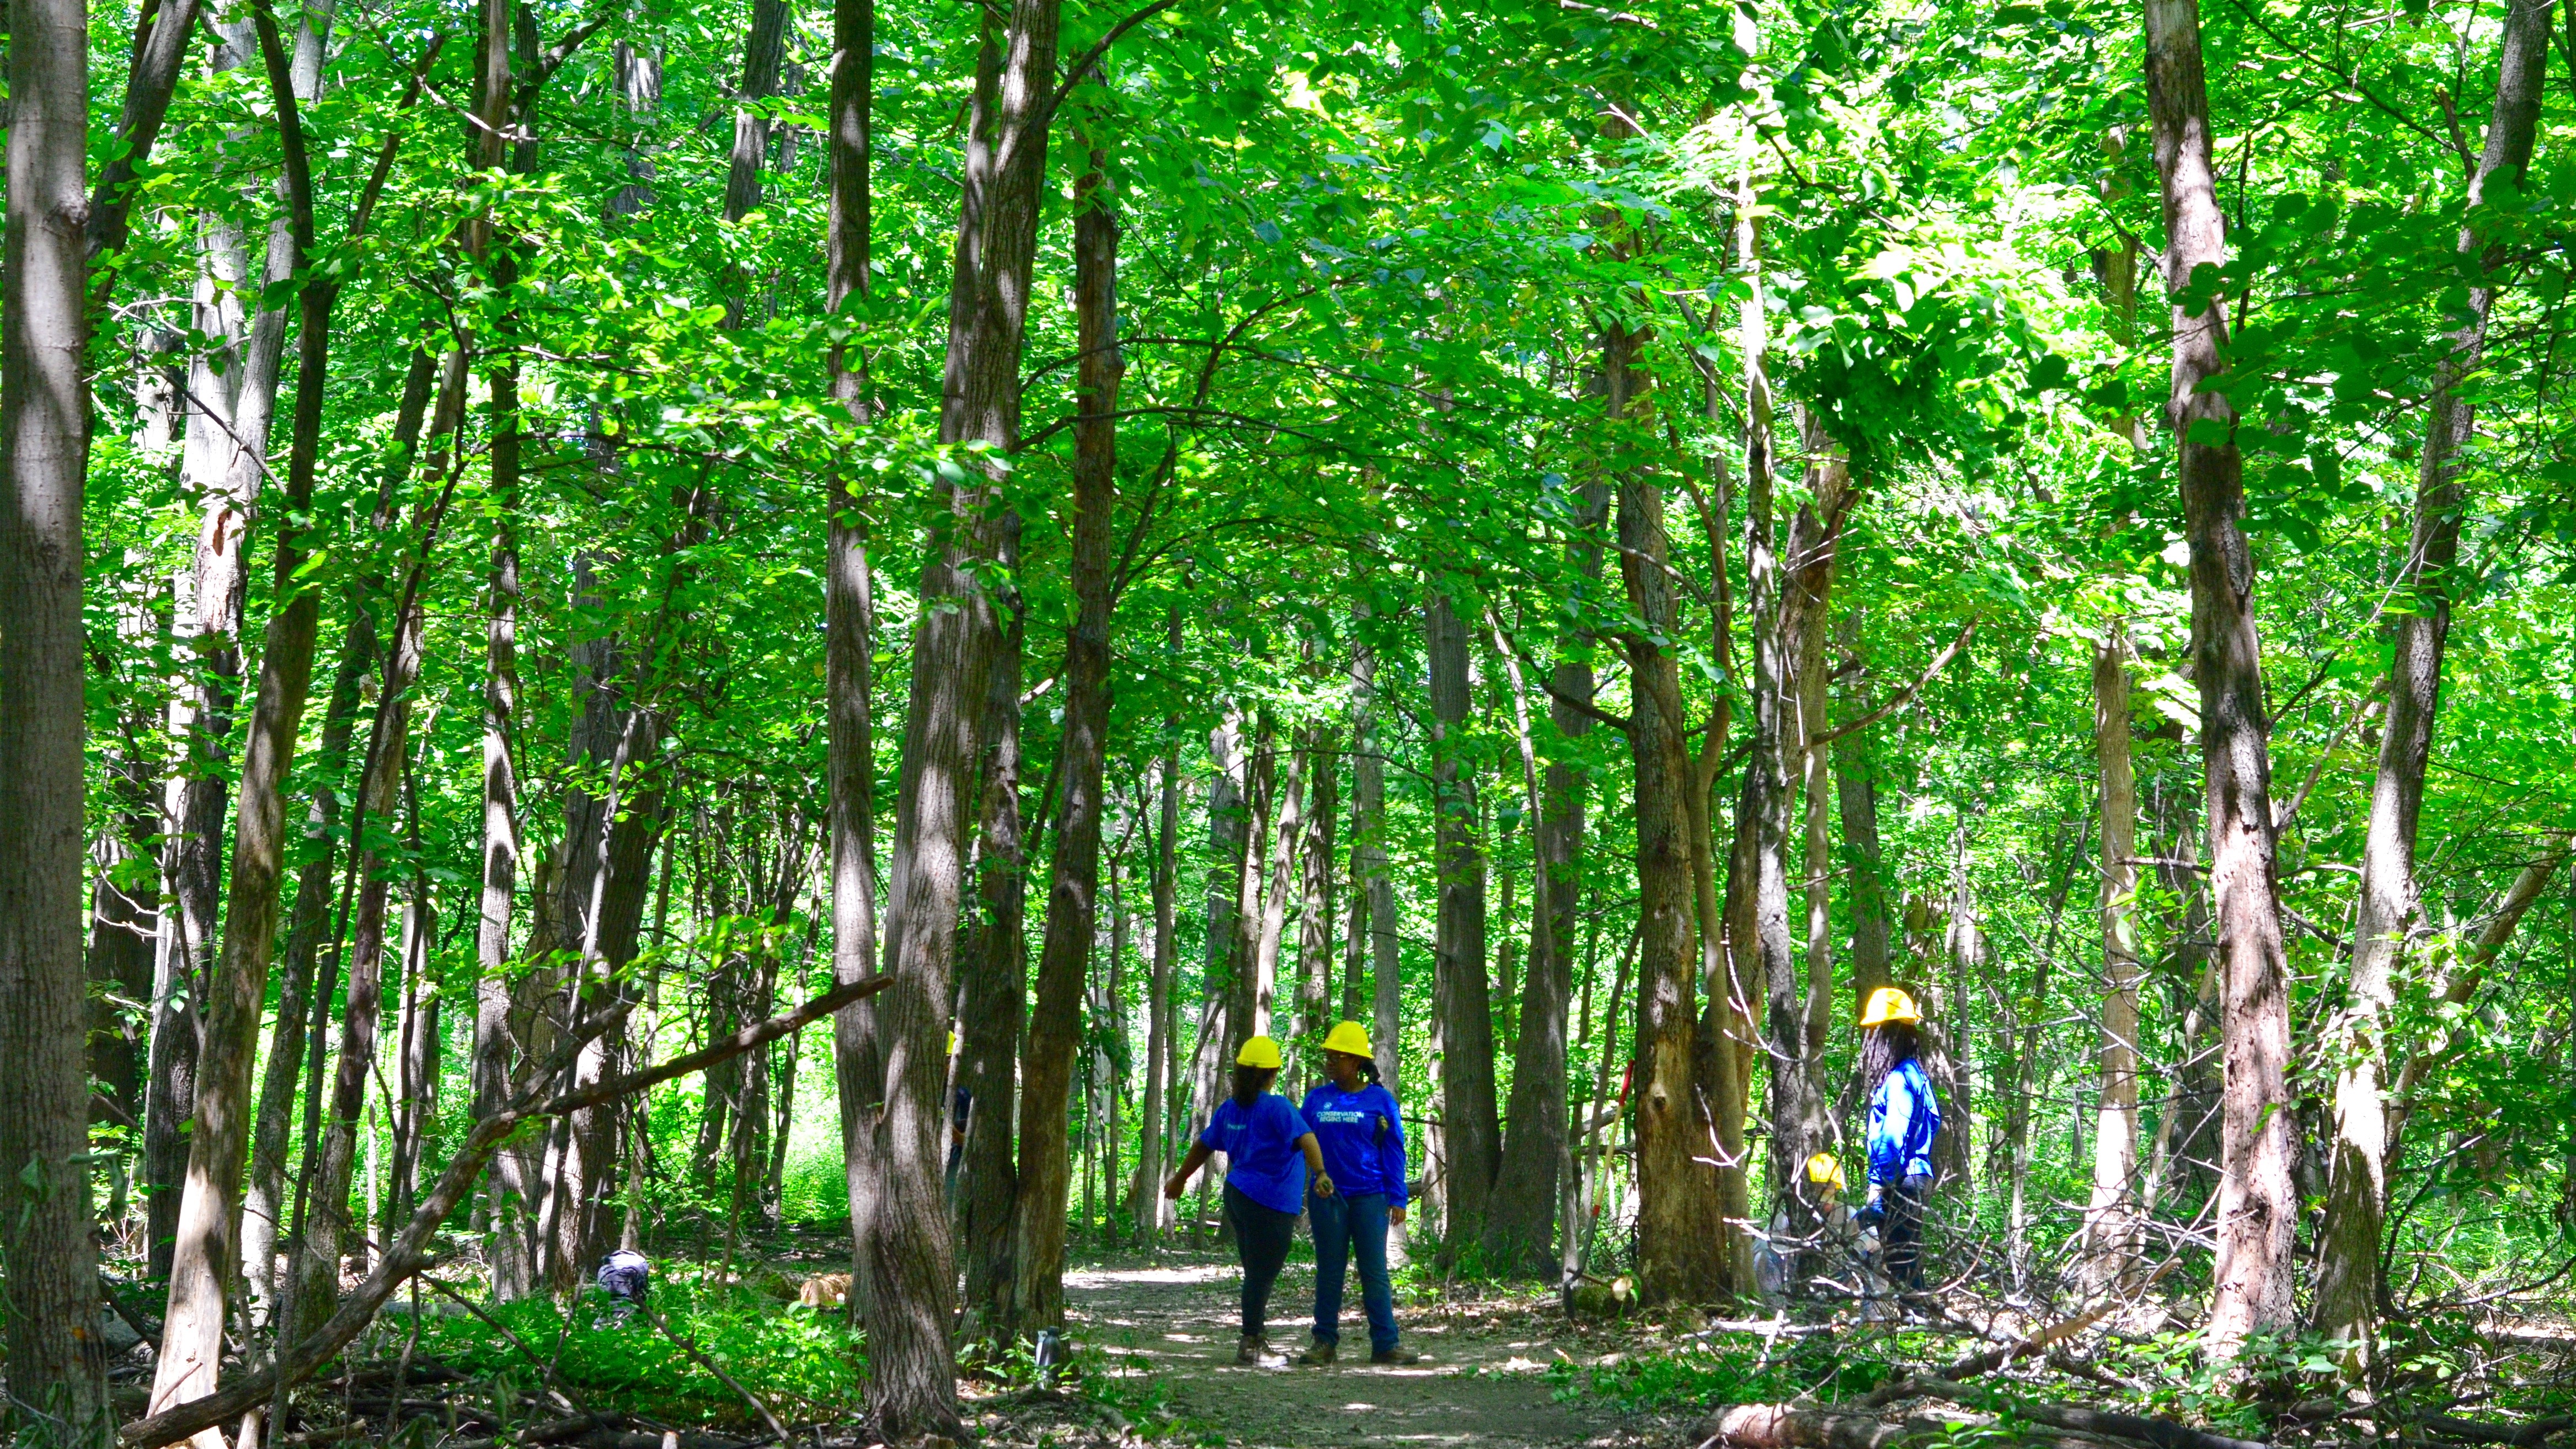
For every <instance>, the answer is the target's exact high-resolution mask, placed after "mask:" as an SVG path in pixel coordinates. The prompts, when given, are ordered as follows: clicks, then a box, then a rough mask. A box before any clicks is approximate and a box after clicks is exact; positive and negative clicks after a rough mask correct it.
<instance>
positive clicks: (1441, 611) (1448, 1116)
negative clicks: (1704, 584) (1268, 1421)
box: [1423, 589, 1502, 1252]
mask: <svg viewBox="0 0 2576 1449" xmlns="http://www.w3.org/2000/svg"><path fill="white" fill-rule="evenodd" d="M1423 616H1424V626H1425V636H1426V640H1427V652H1428V656H1429V661H1430V666H1431V717H1432V720H1433V724H1432V727H1431V750H1432V755H1431V788H1432V801H1433V809H1434V811H1435V812H1436V814H1435V818H1434V821H1433V829H1434V832H1435V835H1436V837H1437V840H1436V844H1435V849H1436V850H1437V861H1438V880H1439V890H1440V905H1439V915H1438V939H1437V942H1436V951H1437V954H1436V956H1435V957H1434V964H1433V974H1432V995H1433V998H1434V1004H1433V1009H1434V1010H1435V1011H1437V1012H1438V1013H1439V1018H1440V1031H1441V1053H1440V1129H1441V1131H1440V1135H1441V1145H1442V1148H1443V1153H1442V1166H1443V1167H1444V1168H1445V1169H1446V1177H1447V1181H1448V1188H1449V1216H1448V1218H1447V1219H1446V1221H1445V1222H1444V1224H1443V1237H1444V1239H1445V1240H1446V1242H1447V1243H1448V1244H1449V1245H1450V1247H1449V1251H1451V1252H1455V1251H1456V1250H1457V1248H1458V1246H1460V1245H1463V1244H1465V1243H1469V1242H1473V1241H1475V1240H1476V1239H1477V1238H1478V1237H1480V1236H1481V1235H1482V1234H1483V1232H1484V1227H1485V1210H1486V1203H1487V1200H1488V1199H1489V1197H1490V1196H1491V1195H1492V1193H1493V1189H1494V1174H1495V1173H1496V1172H1497V1171H1498V1170H1500V1168H1501V1166H1502V1128H1501V1124H1500V1122H1499V1121H1498V1120H1497V1112H1496V1107H1495V1102H1494V1018H1493V1002H1492V993H1491V986H1490V983H1489V981H1488V978H1487V976H1486V974H1485V973H1486V965H1485V852H1484V848H1483V845H1482V843H1481V842H1480V841H1479V840H1478V838H1477V837H1478V833H1479V832H1478V827H1479V825H1480V823H1481V821H1480V817H1479V815H1478V810H1477V803H1476V789H1477V781H1476V762H1475V761H1474V760H1473V759H1471V758H1470V757H1469V756H1468V753H1467V750H1466V738H1465V735H1466V724H1467V711H1468V707H1469V703H1470V691H1469V688H1468V680H1467V626H1466V622H1465V620H1464V619H1463V618H1461V617H1460V615H1459V614H1458V612H1457V611H1456V609H1455V607H1454V606H1453V605H1452V604H1451V603H1450V600H1449V597H1448V596H1447V595H1446V594H1443V593H1440V592H1438V591H1437V590H1436V589H1435V590H1434V591H1433V592H1432V594H1431V596H1430V597H1429V599H1427V600H1426V601H1425V602H1424V605H1423Z"/></svg>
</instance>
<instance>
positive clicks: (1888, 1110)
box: [1869, 1057, 1941, 1183]
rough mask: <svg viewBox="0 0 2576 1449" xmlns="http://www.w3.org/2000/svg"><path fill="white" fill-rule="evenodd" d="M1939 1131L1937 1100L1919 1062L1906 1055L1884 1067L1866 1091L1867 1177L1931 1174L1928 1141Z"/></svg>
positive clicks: (1885, 1179)
mask: <svg viewBox="0 0 2576 1449" xmlns="http://www.w3.org/2000/svg"><path fill="white" fill-rule="evenodd" d="M1940 1131H1941V1104H1940V1103H1939V1102H1937V1101H1935V1100H1934V1099H1933V1096H1932V1081H1931V1079H1930V1078H1928V1077H1926V1076H1924V1075H1923V1066H1922V1064H1921V1063H1919V1062H1917V1061H1915V1060H1914V1059H1913V1058H1912V1057H1908V1058H1906V1059H1905V1060H1904V1061H1901V1062H1898V1063H1897V1064H1896V1065H1895V1066H1894V1067H1891V1068H1889V1069H1888V1073H1887V1075H1886V1076H1884V1077H1881V1078H1879V1079H1878V1086H1877V1087H1876V1088H1874V1089H1873V1090H1872V1091H1871V1092H1870V1094H1869V1180H1870V1181H1872V1182H1880V1183H1888V1182H1900V1181H1902V1180H1904V1179H1906V1178H1908V1177H1913V1176H1917V1175H1921V1176H1924V1177H1929V1176H1931V1175H1932V1139H1933V1138H1934V1137H1936V1136H1938V1135H1940Z"/></svg>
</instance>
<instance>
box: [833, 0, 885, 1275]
mask: <svg viewBox="0 0 2576 1449" xmlns="http://www.w3.org/2000/svg"><path fill="white" fill-rule="evenodd" d="M875 50H876V3H875V0H833V5H832V75H831V86H830V100H829V105H830V108H831V109H830V115H829V116H828V117H827V127H828V132H827V136H826V141H825V155H824V165H825V168H826V169H827V170H828V171H829V173H830V176H831V211H830V221H829V223H828V225H827V227H826V229H825V236H824V271H825V298H824V300H825V306H826V310H827V311H830V312H834V313H838V312H839V311H840V310H841V309H842V308H843V307H845V306H849V305H850V299H851V298H852V297H857V298H859V299H860V302H861V304H862V305H864V303H865V301H866V298H867V293H868V228H869V224H870V216H869V200H870V196H869V180H870V176H869V167H870V164H871V162H872V160H873V155H872V151H871V145H872V128H871V124H870V123H871V117H870V114H869V112H870V107H871V103H872V100H873V97H874V94H875V84H876V57H875ZM831 372H832V396H833V397H834V398H836V399H838V400H839V401H840V403H841V405H842V406H843V407H844V408H846V409H848V410H849V414H850V418H851V421H853V422H857V423H865V422H867V421H868V420H869V419H870V418H871V416H872V415H873V412H874V409H873V407H872V405H871V404H870V401H869V398H868V380H867V359H866V357H865V356H864V355H861V354H858V353H857V352H856V350H855V349H853V348H852V347H851V346H850V345H849V344H848V343H846V342H836V343H834V344H833V346H832V354H831ZM851 482H852V479H851V477H849V476H847V475H843V474H840V473H837V472H835V473H832V474H829V475H827V477H826V482H825V489H824V512H825V515H826V517H827V519H828V522H827V524H826V527H825V530H824V537H825V543H824V549H825V557H824V569H823V617H824V636H825V646H824V693H825V696H826V698H825V701H824V708H825V710H826V713H827V716H828V720H829V724H830V735H831V739H830V745H829V751H828V754H827V756H826V764H825V779H826V786H825V794H826V796H827V797H828V799H827V808H828V809H829V811H830V824H829V833H830V837H831V844H830V847H829V849H830V852H831V871H832V980H833V982H834V984H836V985H847V984H849V983H851V982H853V981H858V980H861V979H864V978H865V977H867V976H868V975H869V974H871V973H872V972H874V971H875V970H876V969H877V964H876V961H877V957H876V944H877V858H876V834H877V831H876V783H877V782H876V773H877V766H876V701H875V698H874V691H875V682H874V680H873V679H872V678H871V677H870V651H872V650H873V649H874V648H875V647H876V643H875V639H876V592H875V581H874V578H873V576H872V575H871V573H870V572H869V565H868V543H869V536H868V531H867V521H866V519H867V515H866V513H865V512H864V511H863V509H862V508H861V506H860V504H861V497H860V495H859V492H858V490H857V489H855V488H853V487H851ZM881 1045H882V1043H881V1039H880V1037H879V1034H878V1031H877V1018H876V1008H875V1005H874V1003H872V1002H866V1001H861V1002H855V1003H852V1004H851V1005H849V1006H845V1007H843V1008H842V1009H841V1010H840V1011H838V1012H836V1013H835V1014H834V1015H833V1017H832V1083H833V1088H834V1092H835V1095H836V1098H837V1100H838V1103H839V1106H840V1111H841V1170H842V1191H843V1193H844V1195H845V1197H846V1199H847V1201H848V1203H849V1207H850V1226H851V1229H852V1237H851V1244H850V1247H851V1262H850V1281H851V1283H852V1285H853V1286H854V1290H855V1291H854V1292H853V1295H852V1299H851V1306H852V1307H853V1308H854V1309H856V1308H859V1307H861V1306H862V1303H861V1298H860V1295H862V1294H864V1293H865V1291H866V1287H867V1284H868V1282H869V1281H870V1280H871V1278H872V1277H873V1276H874V1275H873V1270H872V1268H871V1267H870V1265H869V1263H868V1261H867V1248H868V1245H867V1237H866V1234H865V1233H864V1232H863V1231H860V1229H861V1227H862V1225H863V1224H864V1223H865V1221H866V1218H865V1216H864V1211H863V1210H864V1209H865V1208H866V1206H868V1205H869V1203H870V1202H871V1200H872V1197H873V1194H874V1192H875V1184H874V1181H873V1176H874V1173H875V1157H874V1151H873V1149H874V1143H875V1138H876V1126H875V1119H876V1113H877V1111H878V1109H879V1108H880V1106H881V1105H882V1104H883V1103H884V1101H885V1087H886V1077H885V1059H884V1054H883V1052H882V1051H881V1049H880V1048H881Z"/></svg>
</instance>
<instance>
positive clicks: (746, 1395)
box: [636, 1304, 787, 1444]
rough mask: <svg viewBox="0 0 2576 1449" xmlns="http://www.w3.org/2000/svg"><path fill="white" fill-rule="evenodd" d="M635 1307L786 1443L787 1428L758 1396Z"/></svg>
mask: <svg viewBox="0 0 2576 1449" xmlns="http://www.w3.org/2000/svg"><path fill="white" fill-rule="evenodd" d="M636 1306H637V1307H639V1308H642V1309H643V1313H644V1319H645V1321H646V1322H648V1323H650V1324H652V1325H653V1326H654V1327H655V1328H658V1329H660V1330H662V1336H663V1337H664V1338H667V1339H669V1340H671V1342H672V1343H673V1344H675V1345H677V1346H678V1347H679V1350H680V1352H682V1353H685V1354H687V1355H688V1356H689V1358H690V1360H691V1361H692V1362H694V1363H695V1364H697V1366H698V1367H700V1368H702V1369H705V1370H706V1371H707V1372H708V1373H711V1374H714V1375H715V1376H716V1381H717V1382H719V1383H721V1384H723V1385H724V1386H725V1387H726V1388H729V1389H731V1390H733V1391H734V1392H735V1393H737V1394H740V1395H742V1401H743V1402H744V1403H746V1404H749V1405H751V1411H752V1412H753V1413H755V1414H758V1415H759V1416H760V1422H762V1423H764V1424H767V1425H768V1426H769V1432H770V1433H772V1434H775V1435H777V1436H778V1442H779V1443H781V1444H784V1443H786V1442H787V1426H786V1425H784V1424H781V1423H779V1422H778V1416H777V1415H776V1414H773V1413H771V1412H769V1406H768V1405H767V1404H764V1403H762V1402H761V1401H760V1396H759V1395H758V1394H755V1393H753V1392H752V1391H751V1390H749V1389H746V1388H744V1387H743V1386H742V1385H741V1384H740V1383H739V1382H737V1381H735V1379H734V1376H733V1375H731V1374H729V1373H726V1372H725V1371H724V1369H723V1367H722V1366H720V1365H719V1364H717V1362H716V1361H715V1360H714V1359H712V1358H709V1357H707V1356H706V1355H705V1354H704V1353H702V1352H700V1351H699V1349H698V1345H697V1344H696V1343H695V1342H694V1341H693V1340H690V1339H686V1338H683V1337H681V1336H680V1335H679V1333H678V1332H677V1331H675V1330H674V1329H673V1328H672V1327H671V1325H670V1324H669V1323H668V1322H666V1321H664V1319H663V1317H662V1315H661V1314H658V1313H656V1312H654V1311H653V1310H652V1309H651V1308H650V1307H647V1306H645V1305H642V1304H638V1305H636Z"/></svg>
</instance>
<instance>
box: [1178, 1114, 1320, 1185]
mask: <svg viewBox="0 0 2576 1449" xmlns="http://www.w3.org/2000/svg"><path fill="white" fill-rule="evenodd" d="M1312 1130H1313V1129H1311V1128H1309V1127H1308V1126H1307V1125H1306V1119H1305V1118H1303V1117H1300V1116H1298V1115H1297V1109H1296V1108H1294V1107H1291V1106H1289V1105H1288V1099H1287V1098H1285V1097H1282V1096H1280V1095H1279V1094H1278V1093H1276V1092H1264V1093H1262V1094H1261V1098H1260V1100H1258V1101H1256V1102H1254V1103H1253V1104H1252V1105H1251V1106H1249V1107H1246V1106H1245V1105H1243V1104H1242V1103H1241V1102H1238V1101H1236V1100H1234V1099H1233V1098H1232V1097H1228V1098H1226V1099H1225V1100H1224V1101H1222V1102H1219V1103H1217V1104H1216V1114H1215V1115H1214V1116H1212V1117H1210V1118H1208V1125H1207V1130H1206V1131H1205V1132H1202V1133H1200V1134H1199V1142H1200V1143H1201V1144H1202V1145H1204V1146H1206V1147H1209V1148H1211V1149H1213V1150H1215V1151H1218V1152H1222V1153H1224V1154H1225V1161H1226V1170H1225V1181H1226V1185H1227V1186H1228V1187H1233V1188H1239V1189H1241V1190H1242V1192H1243V1195H1244V1196H1245V1197H1248V1198H1250V1199H1252V1200H1253V1201H1254V1202H1257V1203H1259V1204H1261V1205H1262V1206H1263V1207H1266V1208H1271V1209H1275V1210H1276V1211H1279V1212H1283V1213H1294V1212H1302V1211H1304V1209H1305V1206H1306V1154H1305V1153H1303V1152H1300V1151H1298V1150H1297V1139H1298V1138H1300V1137H1303V1136H1305V1135H1306V1134H1307V1133H1308V1132H1309V1131H1312Z"/></svg>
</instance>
